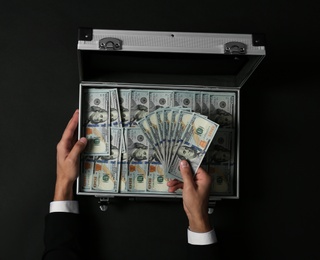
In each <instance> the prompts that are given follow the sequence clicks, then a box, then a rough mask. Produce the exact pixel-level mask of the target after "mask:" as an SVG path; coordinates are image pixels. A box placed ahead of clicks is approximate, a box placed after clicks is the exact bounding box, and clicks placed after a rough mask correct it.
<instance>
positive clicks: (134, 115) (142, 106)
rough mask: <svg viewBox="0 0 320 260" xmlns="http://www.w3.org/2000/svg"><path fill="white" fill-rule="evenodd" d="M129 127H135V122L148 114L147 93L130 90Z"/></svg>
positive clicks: (146, 91)
mask: <svg viewBox="0 0 320 260" xmlns="http://www.w3.org/2000/svg"><path fill="white" fill-rule="evenodd" d="M130 102H131V107H130V126H131V127H134V126H137V125H138V124H137V122H138V121H139V120H140V119H142V118H143V117H145V116H146V115H147V114H149V91H148V90H131V101H130Z"/></svg>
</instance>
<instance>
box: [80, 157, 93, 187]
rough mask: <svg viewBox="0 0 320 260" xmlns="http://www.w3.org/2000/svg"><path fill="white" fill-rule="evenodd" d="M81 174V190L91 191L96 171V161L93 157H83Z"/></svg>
mask: <svg viewBox="0 0 320 260" xmlns="http://www.w3.org/2000/svg"><path fill="white" fill-rule="evenodd" d="M81 162H82V164H81V169H82V170H81V174H80V178H79V181H80V190H81V191H90V190H91V187H92V175H93V170H94V164H95V159H94V157H93V156H83V158H82V160H81Z"/></svg>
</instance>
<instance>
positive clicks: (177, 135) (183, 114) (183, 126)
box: [168, 110, 196, 169]
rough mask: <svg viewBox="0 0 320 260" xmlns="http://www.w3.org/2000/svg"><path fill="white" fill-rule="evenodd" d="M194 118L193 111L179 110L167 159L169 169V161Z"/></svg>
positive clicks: (171, 159) (174, 155)
mask: <svg viewBox="0 0 320 260" xmlns="http://www.w3.org/2000/svg"><path fill="white" fill-rule="evenodd" d="M195 119H196V117H195V113H193V112H188V111H185V110H180V111H179V115H178V119H177V123H176V124H177V125H176V128H175V130H174V133H173V137H174V139H172V140H171V148H170V149H171V152H170V156H171V158H170V159H169V166H168V167H169V169H171V163H172V162H173V161H174V159H175V158H176V153H177V151H178V150H179V148H180V146H181V144H182V143H183V141H184V139H185V136H186V133H187V131H188V129H189V128H190V126H191V125H192V124H193V122H194V120H195Z"/></svg>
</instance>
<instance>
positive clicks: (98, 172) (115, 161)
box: [92, 127, 122, 192]
mask: <svg viewBox="0 0 320 260" xmlns="http://www.w3.org/2000/svg"><path fill="white" fill-rule="evenodd" d="M121 138H122V128H118V127H117V128H115V127H113V128H111V138H110V139H111V148H110V154H109V155H107V156H99V157H98V158H97V160H96V164H95V172H94V175H93V183H92V188H93V189H94V190H96V191H107V192H118V189H119V176H120V163H119V161H120V156H121Z"/></svg>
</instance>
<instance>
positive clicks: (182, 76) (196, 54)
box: [77, 28, 266, 210]
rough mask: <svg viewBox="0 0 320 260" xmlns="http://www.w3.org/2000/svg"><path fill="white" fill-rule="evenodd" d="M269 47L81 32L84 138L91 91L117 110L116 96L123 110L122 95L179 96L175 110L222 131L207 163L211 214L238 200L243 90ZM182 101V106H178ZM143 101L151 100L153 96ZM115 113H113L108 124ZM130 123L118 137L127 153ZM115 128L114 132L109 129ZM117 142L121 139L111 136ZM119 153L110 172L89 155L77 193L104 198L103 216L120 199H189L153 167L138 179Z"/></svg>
mask: <svg viewBox="0 0 320 260" xmlns="http://www.w3.org/2000/svg"><path fill="white" fill-rule="evenodd" d="M264 45H265V43H264V37H263V35H261V34H252V35H251V34H214V33H191V32H190V33H189V32H161V31H124V30H96V29H91V28H80V29H79V39H78V54H79V70H80V88H79V108H80V121H79V126H80V127H79V137H80V136H81V135H85V134H86V133H85V131H86V130H85V127H84V125H85V124H86V122H84V119H83V118H84V114H85V113H87V112H86V110H87V109H88V104H87V103H88V100H84V99H85V97H87V96H86V95H85V94H84V92H87V91H90V90H92V89H94V90H98V91H100V90H101V91H106V92H108V96H109V97H108V98H109V101H110V103H109V104H111V105H112V102H113V103H115V101H114V100H116V98H117V97H114V99H112V97H111V95H113V94H115V95H118V99H117V100H118V101H119V100H120V101H119V102H123V104H124V106H125V105H126V99H125V98H124V97H123V96H122V95H125V94H127V93H129V92H130V93H132V92H134V93H137V92H139V90H141V92H142V93H149V94H148V95H152V93H157V91H162V93H165V94H172V97H171V99H173V101H172V102H173V103H171V105H172V104H175V105H178V106H181V107H187V108H188V107H189V108H190V109H191V110H192V111H195V112H198V113H200V114H203V115H205V116H207V117H208V118H209V119H211V120H213V121H215V122H217V123H218V124H219V128H218V131H217V132H216V135H215V137H214V139H213V141H212V142H211V144H210V147H209V149H208V151H207V154H206V156H205V158H204V159H203V160H202V164H201V166H202V167H203V168H205V169H206V170H207V171H208V173H209V174H210V175H211V176H212V188H211V192H210V197H209V205H210V210H212V206H213V205H214V204H215V202H216V201H218V200H221V199H237V198H239V145H240V144H239V133H240V132H239V129H240V118H239V114H240V111H239V108H240V88H241V87H242V86H243V85H244V83H245V82H246V80H247V79H248V78H249V76H250V75H251V74H252V73H253V72H254V70H255V68H256V67H257V66H258V65H259V63H260V62H261V61H262V59H263V58H264V56H265V54H266V53H265V46H264ZM111 90H112V91H111ZM112 93H113V94H112ZM128 95H130V94H128ZM131 95H132V94H131ZM181 96H183V98H182V99H183V100H179V98H181ZM189 97H190V98H189ZM112 100H113V101H112ZM141 100H142V98H141ZM143 101H144V102H146V101H148V97H147V98H144V99H143ZM92 102H96V103H94V107H98V105H99V103H100V100H99V101H97V100H95V101H92ZM159 102H160V101H159ZM162 102H165V100H163V101H162ZM120 105H121V104H120ZM141 106H142V105H141ZM109 107H110V105H109ZM122 109H123V108H122ZM111 110H112V109H111ZM120 110H121V108H120ZM118 112H119V117H121V116H123V118H125V115H124V114H125V112H124V111H123V110H121V111H118ZM111 113H112V112H110V111H109V117H110V115H111ZM121 113H122V114H121ZM111 116H112V115H111ZM124 120H125V119H123V120H122V121H121V123H119V124H118V125H116V126H117V129H118V130H119V133H120V132H121V138H122V139H121V140H122V141H123V147H126V145H128V144H127V143H126V142H128V140H126V137H125V136H124V134H123V132H124V131H129V130H126V129H125V128H126V126H130V125H125V124H124V123H123V122H124ZM109 125H110V126H111V124H110V123H109ZM119 128H121V131H120V129H119ZM110 129H111V128H110ZM110 131H111V130H110ZM112 131H116V130H112ZM130 131H131V130H130ZM112 138H113V140H114V139H115V137H114V136H111V139H112ZM110 143H111V141H110ZM124 149H125V148H124ZM119 150H121V149H118V150H117V153H116V154H117V155H118V157H117V158H118V159H116V160H114V161H110V160H109V161H108V160H107V161H105V163H109V164H108V165H110V167H109V168H108V167H106V168H108V169H107V170H105V172H103V170H102V168H103V162H102V163H101V162H100V161H99V160H101V158H104V157H101V156H100V157H99V156H94V154H93V155H92V154H89V155H88V154H83V155H82V157H81V167H80V174H79V177H78V179H77V194H79V195H93V196H96V197H98V198H99V199H100V203H101V206H100V208H101V210H105V209H106V208H107V207H106V204H107V203H109V200H110V199H111V198H116V197H127V198H130V199H147V198H148V199H166V200H172V199H180V198H181V197H182V195H181V192H177V193H168V192H166V190H165V188H164V185H165V183H164V182H165V179H164V178H163V174H162V175H161V171H160V170H159V172H160V173H159V172H158V173H157V174H155V173H154V172H153V171H154V169H155V168H150V167H151V166H150V165H149V166H144V167H146V168H145V169H146V170H145V172H144V177H141V176H139V173H138V174H136V175H132V174H131V173H130V171H131V168H133V167H131V165H129V166H128V164H123V161H121V160H122V159H121V158H122V156H123V155H120V154H121V151H119ZM123 151H124V150H123ZM123 151H122V152H123ZM111 153H112V152H111ZM131 153H133V152H131ZM131 155H132V154H131ZM131 155H130V154H129V155H128V156H131ZM106 158H107V159H108V158H110V157H106ZM99 162H100V163H99ZM112 163H113V164H112ZM101 165H102V167H101ZM148 167H149V168H148ZM159 167H161V166H159ZM139 177H140V179H139ZM135 178H136V179H135ZM143 178H145V179H143ZM110 180H112V181H110ZM139 181H140V183H139ZM132 182H136V186H137V187H138V186H139V185H140V186H139V187H140V190H139V188H138V189H137V190H132V191H130V189H129V188H126V187H127V186H126V185H132ZM108 185H109V186H108ZM110 185H111V186H110ZM141 185H142V186H141ZM143 185H145V186H143ZM148 185H149V186H150V185H153V186H152V187H154V189H153V190H152V189H149V188H150V187H149V188H148ZM104 187H106V188H104ZM108 187H111V189H109V188H108ZM141 187H142V188H141ZM157 189H158V190H157ZM159 191H160V192H159Z"/></svg>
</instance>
